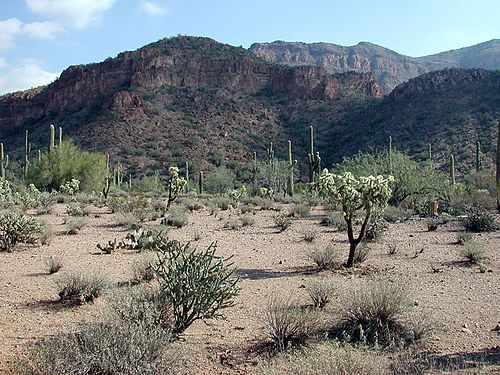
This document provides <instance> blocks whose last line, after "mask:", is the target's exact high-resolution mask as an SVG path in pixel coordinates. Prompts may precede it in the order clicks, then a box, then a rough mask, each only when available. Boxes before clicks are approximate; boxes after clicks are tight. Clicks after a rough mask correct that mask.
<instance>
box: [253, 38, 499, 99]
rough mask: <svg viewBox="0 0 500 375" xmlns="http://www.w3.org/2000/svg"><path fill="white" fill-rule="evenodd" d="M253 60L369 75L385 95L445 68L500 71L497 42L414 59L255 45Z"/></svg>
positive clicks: (323, 46) (327, 46)
mask: <svg viewBox="0 0 500 375" xmlns="http://www.w3.org/2000/svg"><path fill="white" fill-rule="evenodd" d="M250 51H252V52H253V53H254V54H255V55H256V56H259V57H261V58H262V59H264V60H266V61H268V62H272V63H278V64H286V65H290V66H302V65H313V66H320V67H323V68H324V69H326V70H327V71H328V72H330V73H339V72H347V71H356V72H372V73H373V75H374V76H375V77H376V78H377V80H378V81H379V82H380V84H381V85H382V87H383V89H384V92H385V93H386V94H388V93H390V92H391V91H392V89H393V88H394V87H396V86H397V85H399V84H400V83H402V82H405V81H408V80H409V79H411V78H414V77H417V76H419V75H421V74H424V73H427V72H430V71H434V70H440V69H444V68H452V67H457V68H484V69H491V70H495V69H500V40H498V39H497V40H491V41H489V42H485V43H481V44H478V45H476V46H472V47H466V48H462V49H459V50H454V51H448V52H443V53H439V54H436V55H430V56H425V57H419V58H413V57H409V56H404V55H400V54H398V53H396V52H394V51H391V50H390V49H387V48H383V47H381V46H378V45H376V44H371V43H366V42H361V43H359V44H357V45H355V46H351V47H345V46H339V45H336V44H331V43H310V44H307V43H294V42H282V41H276V42H272V43H255V44H252V46H251V47H250Z"/></svg>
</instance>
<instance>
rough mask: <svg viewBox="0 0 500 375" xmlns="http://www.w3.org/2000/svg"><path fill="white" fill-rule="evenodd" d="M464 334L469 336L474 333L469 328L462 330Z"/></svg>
mask: <svg viewBox="0 0 500 375" xmlns="http://www.w3.org/2000/svg"><path fill="white" fill-rule="evenodd" d="M462 332H464V333H467V334H468V335H472V331H471V330H470V329H468V328H462Z"/></svg>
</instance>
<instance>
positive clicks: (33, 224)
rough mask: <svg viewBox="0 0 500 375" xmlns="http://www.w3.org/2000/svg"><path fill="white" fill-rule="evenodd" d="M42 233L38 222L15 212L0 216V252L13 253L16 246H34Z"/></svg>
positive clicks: (41, 226) (40, 224)
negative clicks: (21, 244) (22, 244)
mask: <svg viewBox="0 0 500 375" xmlns="http://www.w3.org/2000/svg"><path fill="white" fill-rule="evenodd" d="M42 232H43V225H42V223H40V222H39V221H38V220H36V219H34V218H32V217H29V216H25V215H23V214H20V213H17V212H9V213H5V214H1V215H0V251H9V252H10V251H13V250H14V248H15V247H16V245H17V244H20V243H24V244H29V245H32V244H34V243H35V242H36V241H37V240H38V238H39V235H40V234H41V233H42Z"/></svg>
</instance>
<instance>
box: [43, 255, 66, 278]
mask: <svg viewBox="0 0 500 375" xmlns="http://www.w3.org/2000/svg"><path fill="white" fill-rule="evenodd" d="M45 265H46V266H47V272H48V273H49V274H50V275H52V274H53V273H56V272H59V270H60V269H61V268H62V266H63V258H62V256H61V255H51V256H50V257H48V258H47V259H46V260H45Z"/></svg>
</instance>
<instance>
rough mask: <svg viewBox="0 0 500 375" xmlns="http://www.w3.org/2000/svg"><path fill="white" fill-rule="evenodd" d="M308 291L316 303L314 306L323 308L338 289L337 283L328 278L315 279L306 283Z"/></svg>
mask: <svg viewBox="0 0 500 375" xmlns="http://www.w3.org/2000/svg"><path fill="white" fill-rule="evenodd" d="M306 290H307V293H308V294H309V297H311V300H312V302H313V304H314V307H316V308H318V309H322V308H323V307H325V306H326V304H327V303H328V302H330V300H331V298H332V297H333V294H334V293H335V290H336V285H335V284H334V283H333V281H332V280H328V279H326V278H323V279H314V280H311V281H309V282H308V283H307V285H306Z"/></svg>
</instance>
